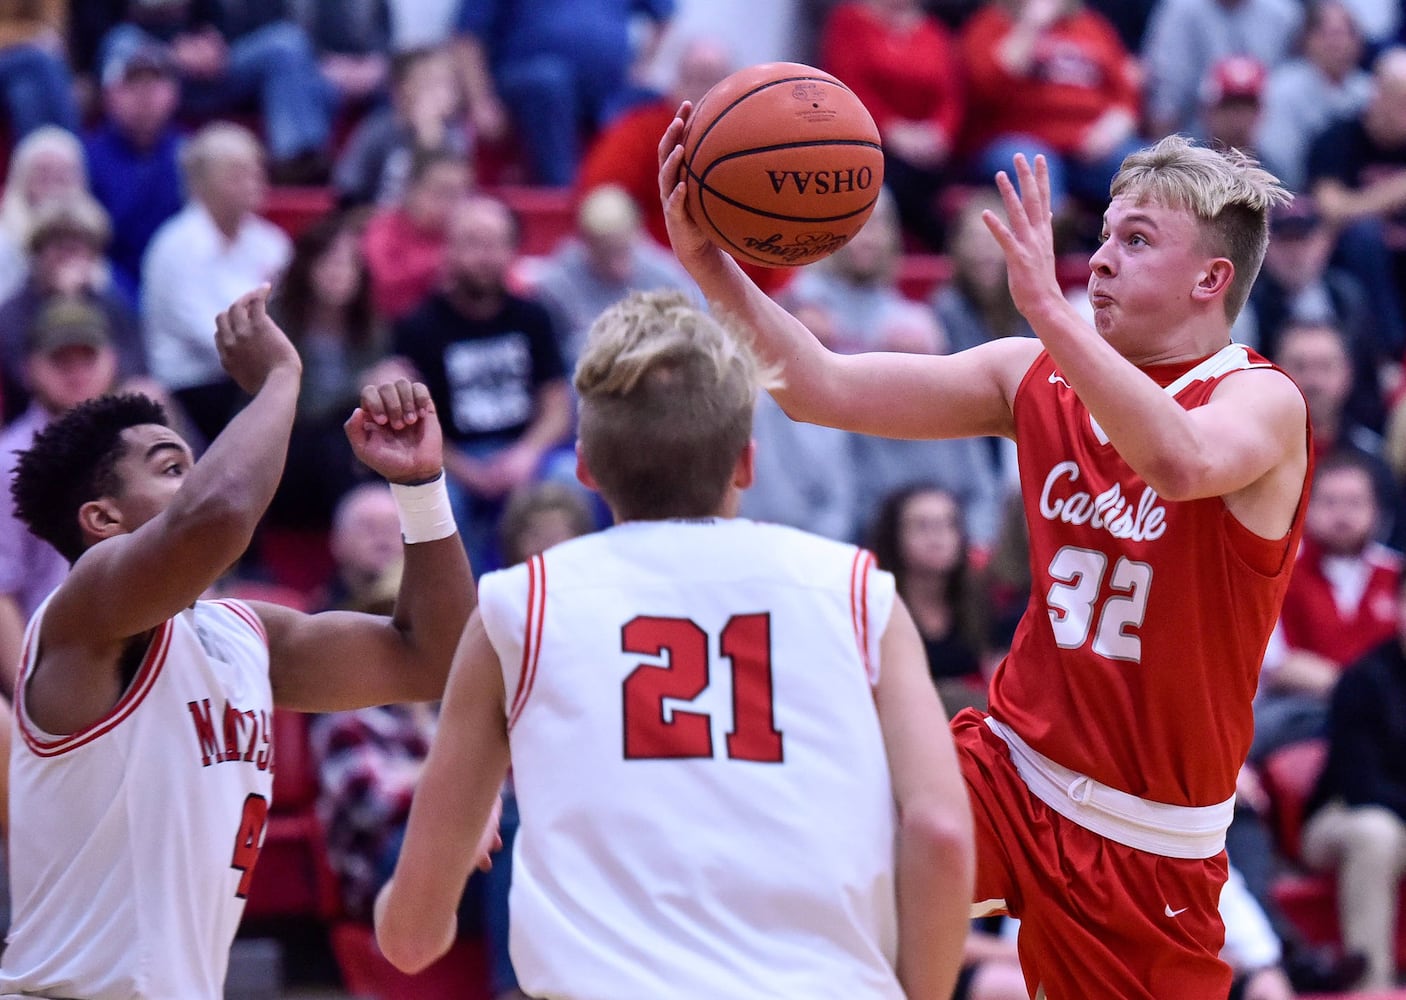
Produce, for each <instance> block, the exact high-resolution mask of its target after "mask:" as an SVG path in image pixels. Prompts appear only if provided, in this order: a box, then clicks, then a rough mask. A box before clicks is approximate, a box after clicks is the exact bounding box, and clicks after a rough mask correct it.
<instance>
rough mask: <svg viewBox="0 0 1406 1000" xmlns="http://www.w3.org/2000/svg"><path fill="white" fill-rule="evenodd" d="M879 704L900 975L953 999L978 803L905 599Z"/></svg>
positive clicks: (883, 665) (887, 639) (916, 997)
mask: <svg viewBox="0 0 1406 1000" xmlns="http://www.w3.org/2000/svg"><path fill="white" fill-rule="evenodd" d="M874 703H875V705H876V707H877V708H878V712H879V726H880V728H881V729H882V730H883V736H884V746H885V748H886V750H887V752H888V761H889V774H890V776H891V778H890V780H891V781H892V784H893V795H894V800H895V802H896V804H897V806H898V847H897V865H896V885H897V892H898V979H899V982H900V983H901V984H902V985H903V990H904V993H905V994H906V995H907V996H908V997H909V1000H947V998H948V997H950V996H951V995H952V990H953V988H954V987H955V986H956V983H957V974H958V972H959V971H960V970H961V967H962V954H963V946H964V944H965V943H966V939H967V929H968V919H967V918H968V914H969V912H970V910H971V899H972V880H973V873H974V870H975V867H976V860H975V859H976V851H975V847H974V845H973V842H972V815H971V805H970V803H969V801H968V799H967V784H966V781H965V780H964V779H963V778H962V772H961V768H960V767H959V766H958V763H957V752H956V750H955V748H954V747H953V745H952V735H951V733H950V732H949V730H948V728H947V715H946V713H945V712H944V711H943V709H942V702H941V700H940V699H939V698H938V695H937V690H936V689H935V688H934V687H933V683H932V677H931V675H930V674H929V672H928V666H927V655H926V654H925V653H924V651H923V644H922V640H921V639H920V638H919V636H918V629H917V627H916V626H915V625H914V624H913V619H912V617H911V616H910V615H909V613H908V608H907V606H906V605H905V604H904V603H903V600H902V599H901V598H898V597H895V598H894V603H893V613H892V614H891V616H890V617H889V623H888V627H887V628H885V629H884V635H883V638H882V639H881V640H880V646H879V683H878V685H877V687H876V688H875V692H874Z"/></svg>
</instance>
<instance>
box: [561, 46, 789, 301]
mask: <svg viewBox="0 0 1406 1000" xmlns="http://www.w3.org/2000/svg"><path fill="white" fill-rule="evenodd" d="M732 68H733V66H732V57H731V56H729V55H728V53H727V50H726V49H724V48H723V46H722V45H721V43H719V42H716V41H714V40H712V39H709V38H697V39H694V40H693V41H692V42H690V43H689V44H688V45H687V46H685V48H684V49H683V52H682V53H681V54H680V56H679V65H678V72H677V75H676V76H675V79H674V86H673V89H672V90H671V91H670V93H669V94H668V95H667V96H664V97H661V98H659V99H658V100H655V101H648V102H646V103H644V104H640V105H638V106H636V107H634V108H631V109H630V110H629V111H626V112H625V113H624V114H622V115H620V117H619V118H616V119H615V120H614V121H612V122H611V123H610V124H609V125H607V126H606V127H605V128H603V129H602V130H601V131H600V134H599V135H597V136H596V140H595V142H594V143H592V145H591V147H590V148H589V149H588V150H587V151H586V158H585V160H583V161H582V163H581V169H580V171H579V172H578V173H577V175H576V191H577V194H578V195H579V196H580V198H582V199H583V200H584V198H585V196H586V195H588V194H590V193H591V192H592V191H594V190H595V189H596V188H598V187H602V186H603V185H606V184H614V185H617V186H619V187H621V188H624V189H625V191H626V193H628V194H629V196H630V197H631V198H633V199H634V201H635V204H636V205H638V206H639V209H640V214H641V219H642V221H643V222H644V228H645V229H646V231H648V233H649V235H650V236H652V237H654V239H655V240H656V241H657V242H658V243H659V244H660V245H661V246H666V247H667V246H668V245H669V232H668V230H667V229H666V228H665V226H664V209H663V208H662V207H660V205H659V197H658V195H659V177H658V174H657V172H656V169H655V167H656V164H655V157H654V152H655V148H656V147H657V146H658V145H659V137H660V136H661V135H663V134H664V130H665V129H666V128H668V127H669V122H671V121H673V120H674V109H675V108H677V107H678V106H679V104H680V103H681V102H683V101H693V102H695V103H696V102H697V101H699V100H700V99H701V98H702V97H703V95H704V94H706V93H707V92H708V90H709V89H710V88H711V87H712V86H713V84H715V83H717V82H718V81H719V80H721V79H722V78H723V77H725V76H727V75H728V73H730V72H731V71H732ZM743 267H744V269H745V270H746V271H747V273H748V274H749V275H750V276H751V278H752V280H753V281H755V282H756V283H757V284H758V285H760V286H761V287H762V289H763V290H764V291H766V292H768V293H775V292H777V291H779V290H780V289H781V287H782V286H783V285H785V284H786V283H787V282H788V281H789V280H790V278H791V273H790V272H789V271H788V270H785V269H782V268H765V267H756V266H753V265H743Z"/></svg>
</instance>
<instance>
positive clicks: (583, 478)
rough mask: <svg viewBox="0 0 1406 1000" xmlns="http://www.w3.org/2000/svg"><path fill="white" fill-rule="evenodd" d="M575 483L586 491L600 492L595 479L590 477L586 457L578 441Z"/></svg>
mask: <svg viewBox="0 0 1406 1000" xmlns="http://www.w3.org/2000/svg"><path fill="white" fill-rule="evenodd" d="M576 481H577V482H579V483H580V484H581V485H582V486H584V487H586V489H588V490H594V491H595V492H596V493H599V492H600V487H599V486H597V485H596V477H595V476H593V475H591V470H590V468H589V467H588V466H587V465H586V455H585V452H583V451H582V450H581V442H580V441H577V442H576Z"/></svg>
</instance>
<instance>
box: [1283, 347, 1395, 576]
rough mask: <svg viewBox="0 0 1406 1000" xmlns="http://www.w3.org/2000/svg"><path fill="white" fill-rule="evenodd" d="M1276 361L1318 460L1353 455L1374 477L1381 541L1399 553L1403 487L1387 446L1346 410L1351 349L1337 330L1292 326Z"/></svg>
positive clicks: (1378, 435) (1378, 534)
mask: <svg viewBox="0 0 1406 1000" xmlns="http://www.w3.org/2000/svg"><path fill="white" fill-rule="evenodd" d="M1272 357H1273V358H1274V360H1275V361H1276V362H1277V363H1278V364H1279V366H1280V367H1281V368H1283V369H1284V370H1285V371H1286V372H1288V373H1289V375H1290V376H1291V377H1292V378H1293V379H1294V381H1295V382H1296V383H1298V386H1299V389H1300V390H1301V391H1302V392H1303V394H1304V399H1305V400H1306V401H1307V403H1308V413H1309V417H1310V419H1311V420H1312V424H1313V449H1314V452H1315V453H1316V454H1317V455H1318V457H1319V458H1320V459H1321V458H1324V457H1326V456H1327V455H1329V454H1332V453H1334V452H1339V451H1346V452H1351V453H1352V454H1354V455H1357V456H1358V457H1359V458H1360V459H1361V460H1362V462H1363V463H1364V464H1365V465H1366V466H1367V467H1368V468H1369V469H1370V470H1371V471H1372V479H1373V481H1374V482H1375V484H1376V490H1377V509H1378V512H1379V514H1378V516H1379V521H1378V530H1377V537H1378V538H1381V539H1386V540H1388V541H1389V542H1390V543H1391V544H1392V545H1395V546H1396V547H1397V548H1398V549H1400V548H1401V547H1402V540H1403V538H1406V517H1402V516H1401V513H1400V505H1401V487H1400V486H1399V485H1398V483H1397V481H1396V479H1395V477H1393V475H1392V473H1391V467H1390V466H1389V465H1387V463H1386V460H1385V458H1384V455H1385V450H1386V447H1385V442H1384V441H1383V440H1382V436H1381V435H1380V434H1378V433H1377V432H1376V431H1374V430H1372V429H1371V428H1370V427H1367V426H1365V425H1363V424H1362V423H1360V422H1358V421H1357V420H1356V419H1355V418H1354V417H1353V415H1352V414H1351V413H1350V412H1349V410H1348V409H1347V401H1348V400H1349V399H1350V398H1351V397H1352V392H1353V370H1352V357H1353V345H1352V344H1351V343H1349V342H1348V340H1347V337H1346V335H1345V334H1344V332H1343V330H1342V329H1341V328H1340V327H1339V326H1337V325H1336V324H1333V323H1322V322H1319V323H1291V324H1289V325H1288V326H1287V327H1285V328H1284V329H1283V330H1282V331H1281V332H1280V334H1279V347H1278V350H1277V352H1276V353H1275V354H1273V355H1272Z"/></svg>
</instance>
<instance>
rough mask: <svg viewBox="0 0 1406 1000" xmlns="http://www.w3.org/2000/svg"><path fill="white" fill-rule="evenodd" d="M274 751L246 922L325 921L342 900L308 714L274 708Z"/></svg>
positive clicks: (247, 905)
mask: <svg viewBox="0 0 1406 1000" xmlns="http://www.w3.org/2000/svg"><path fill="white" fill-rule="evenodd" d="M273 747H274V750H273V752H274V771H273V802H272V803H271V805H270V808H269V818H268V828H267V829H266V830H265V831H264V846H263V849H262V850H260V852H259V861H258V864H256V865H255V866H254V879H253V882H252V883H251V884H250V887H249V898H248V902H247V903H246V904H245V907H244V919H245V920H247V921H259V920H266V919H285V918H307V919H312V920H329V919H331V918H332V917H333V916H335V915H336V914H337V912H338V911H339V909H340V900H339V897H338V892H337V879H336V876H335V875H334V874H333V873H332V869H331V868H330V867H329V866H328V863H327V851H326V847H325V843H326V841H325V839H324V835H323V831H322V824H321V823H320V822H319V821H318V818H317V789H318V777H317V764H316V762H315V761H314V760H313V756H312V751H311V748H310V747H309V745H308V728H307V716H305V715H304V714H303V713H301V712H291V711H287V710H285V709H274V713H273Z"/></svg>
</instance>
